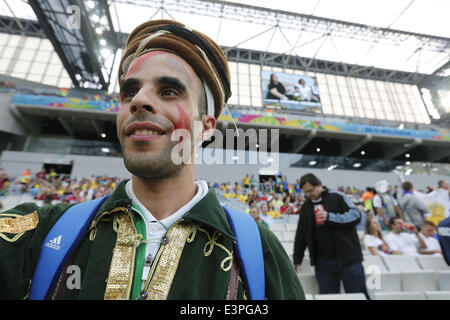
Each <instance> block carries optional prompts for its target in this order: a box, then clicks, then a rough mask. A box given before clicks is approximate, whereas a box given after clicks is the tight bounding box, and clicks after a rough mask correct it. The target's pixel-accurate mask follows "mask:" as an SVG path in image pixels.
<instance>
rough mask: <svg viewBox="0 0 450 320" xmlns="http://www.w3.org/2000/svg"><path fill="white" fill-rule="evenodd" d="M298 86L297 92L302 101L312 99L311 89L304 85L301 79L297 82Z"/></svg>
mask: <svg viewBox="0 0 450 320" xmlns="http://www.w3.org/2000/svg"><path fill="white" fill-rule="evenodd" d="M298 84H299V85H300V87H299V90H300V96H301V98H302V101H311V99H312V92H311V88H310V87H308V86H307V85H306V83H305V80H303V79H300V80H298Z"/></svg>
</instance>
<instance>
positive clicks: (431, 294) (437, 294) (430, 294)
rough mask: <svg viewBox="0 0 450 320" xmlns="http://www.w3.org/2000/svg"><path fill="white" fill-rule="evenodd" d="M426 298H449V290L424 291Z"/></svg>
mask: <svg viewBox="0 0 450 320" xmlns="http://www.w3.org/2000/svg"><path fill="white" fill-rule="evenodd" d="M425 297H426V298H427V299H428V300H450V291H425Z"/></svg>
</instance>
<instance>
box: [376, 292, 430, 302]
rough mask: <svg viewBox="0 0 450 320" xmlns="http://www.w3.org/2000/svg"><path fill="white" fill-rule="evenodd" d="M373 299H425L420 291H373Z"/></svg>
mask: <svg viewBox="0 0 450 320" xmlns="http://www.w3.org/2000/svg"><path fill="white" fill-rule="evenodd" d="M374 297H375V300H425V295H424V294H423V293H422V292H375V293H374Z"/></svg>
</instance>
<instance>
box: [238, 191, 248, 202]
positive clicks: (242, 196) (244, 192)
mask: <svg viewBox="0 0 450 320" xmlns="http://www.w3.org/2000/svg"><path fill="white" fill-rule="evenodd" d="M238 198H239V200H241V201H242V202H243V203H247V199H248V195H247V190H242V194H241V195H239V196H238Z"/></svg>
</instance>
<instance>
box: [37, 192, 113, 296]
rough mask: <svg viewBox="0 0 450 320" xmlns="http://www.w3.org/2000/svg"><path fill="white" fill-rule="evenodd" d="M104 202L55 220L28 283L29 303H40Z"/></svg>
mask: <svg viewBox="0 0 450 320" xmlns="http://www.w3.org/2000/svg"><path fill="white" fill-rule="evenodd" d="M107 198H108V196H104V197H102V198H99V199H95V200H91V201H87V202H82V203H79V204H76V205H74V206H72V207H70V208H69V209H68V210H67V211H66V212H64V214H63V215H62V216H61V217H60V218H59V219H58V221H57V222H56V223H55V225H54V226H53V227H52V229H51V230H50V232H49V233H48V235H47V237H46V238H45V240H44V244H43V245H42V249H41V252H40V255H39V260H38V263H37V266H36V269H35V271H34V276H33V280H32V282H31V289H30V296H29V299H30V300H44V299H45V298H46V297H47V295H48V294H49V291H50V290H51V288H53V286H54V285H55V282H56V281H57V280H58V278H59V275H60V273H61V271H62V268H64V266H65V264H66V263H67V261H68V259H69V258H70V257H71V256H72V254H73V252H74V251H75V250H76V249H77V248H78V245H79V243H80V242H81V240H82V239H83V237H84V235H85V233H86V231H87V229H88V227H89V225H90V224H91V222H92V219H93V218H94V216H95V214H96V212H97V210H98V209H99V208H100V206H101V205H102V204H103V202H104V201H105V200H106V199H107Z"/></svg>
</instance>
